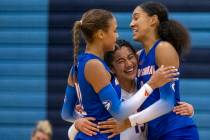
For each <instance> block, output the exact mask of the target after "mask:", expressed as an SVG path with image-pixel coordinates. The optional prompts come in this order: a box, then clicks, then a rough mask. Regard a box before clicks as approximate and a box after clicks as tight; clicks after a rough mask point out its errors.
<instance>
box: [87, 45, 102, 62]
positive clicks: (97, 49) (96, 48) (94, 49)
mask: <svg viewBox="0 0 210 140" xmlns="http://www.w3.org/2000/svg"><path fill="white" fill-rule="evenodd" d="M85 52H86V53H90V54H94V55H96V56H98V57H100V58H101V59H104V50H103V47H102V46H101V45H98V44H91V43H88V44H87V46H86V49H85Z"/></svg>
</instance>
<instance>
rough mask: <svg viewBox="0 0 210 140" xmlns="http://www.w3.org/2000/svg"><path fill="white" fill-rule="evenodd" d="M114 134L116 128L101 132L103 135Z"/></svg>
mask: <svg viewBox="0 0 210 140" xmlns="http://www.w3.org/2000/svg"><path fill="white" fill-rule="evenodd" d="M114 132H115V130H114V128H112V129H106V130H102V131H100V133H102V134H107V133H114Z"/></svg>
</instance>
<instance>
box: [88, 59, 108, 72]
mask: <svg viewBox="0 0 210 140" xmlns="http://www.w3.org/2000/svg"><path fill="white" fill-rule="evenodd" d="M97 70H100V71H104V70H105V71H106V69H105V66H104V64H103V63H102V62H100V61H99V60H97V59H91V60H89V61H88V62H87V63H86V64H85V71H90V72H91V71H97Z"/></svg>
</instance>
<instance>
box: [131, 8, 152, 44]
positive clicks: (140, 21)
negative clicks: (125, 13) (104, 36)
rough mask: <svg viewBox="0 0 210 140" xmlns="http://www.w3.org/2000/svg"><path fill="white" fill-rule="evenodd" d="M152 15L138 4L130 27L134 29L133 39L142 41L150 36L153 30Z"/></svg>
mask: <svg viewBox="0 0 210 140" xmlns="http://www.w3.org/2000/svg"><path fill="white" fill-rule="evenodd" d="M151 25H152V20H151V17H150V16H148V14H147V13H146V12H145V11H144V10H143V9H142V8H141V7H139V6H137V7H136V8H135V9H134V11H133V15H132V21H131V23H130V27H131V29H132V31H133V39H134V40H136V41H142V40H146V39H147V38H149V34H150V33H151V31H152V30H153V29H152V28H151V27H152V26H151Z"/></svg>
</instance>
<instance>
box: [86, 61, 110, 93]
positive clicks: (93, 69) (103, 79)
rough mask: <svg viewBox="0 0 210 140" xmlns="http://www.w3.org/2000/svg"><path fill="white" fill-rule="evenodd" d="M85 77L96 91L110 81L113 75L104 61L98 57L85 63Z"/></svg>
mask: <svg viewBox="0 0 210 140" xmlns="http://www.w3.org/2000/svg"><path fill="white" fill-rule="evenodd" d="M84 74H85V79H86V80H87V81H88V82H89V83H90V84H91V85H92V86H93V88H94V90H95V91H96V92H98V91H100V89H102V88H103V87H105V86H106V85H107V84H108V83H110V80H111V75H110V73H109V72H108V71H107V70H106V69H105V66H104V64H103V63H102V62H100V61H99V60H97V59H92V60H89V61H88V62H87V63H86V65H85V73H84Z"/></svg>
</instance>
